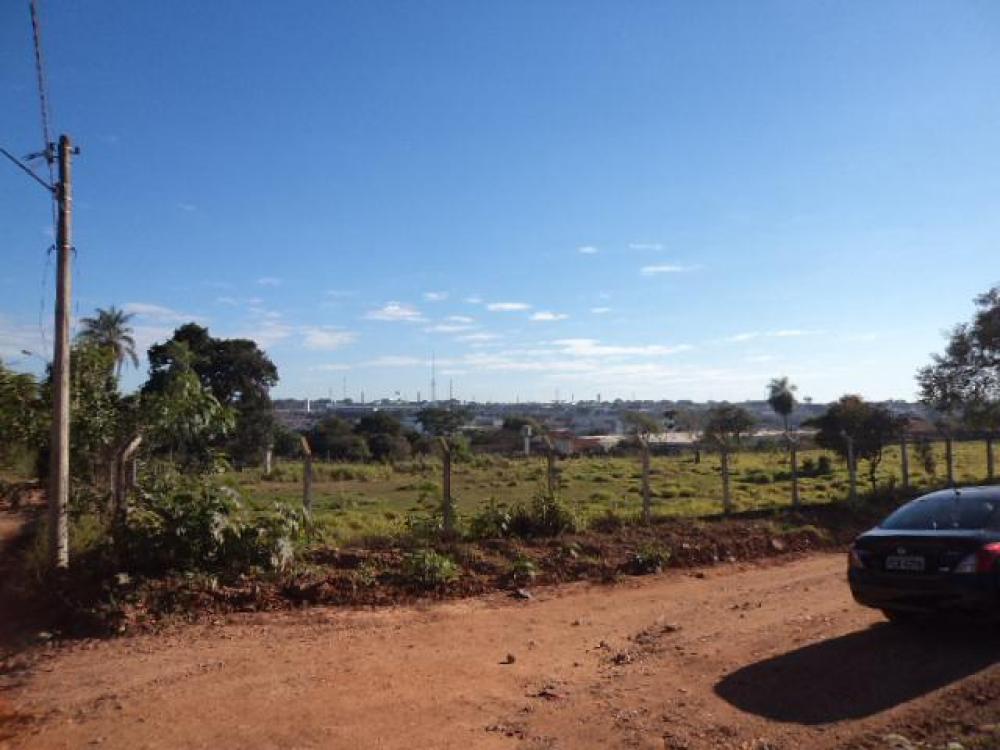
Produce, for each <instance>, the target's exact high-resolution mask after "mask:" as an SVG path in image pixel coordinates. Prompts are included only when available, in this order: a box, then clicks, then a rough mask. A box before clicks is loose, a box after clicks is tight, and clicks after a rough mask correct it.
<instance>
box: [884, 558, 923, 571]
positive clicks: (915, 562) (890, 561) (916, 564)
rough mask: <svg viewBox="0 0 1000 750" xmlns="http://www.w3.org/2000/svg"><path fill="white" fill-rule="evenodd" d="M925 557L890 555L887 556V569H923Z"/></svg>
mask: <svg viewBox="0 0 1000 750" xmlns="http://www.w3.org/2000/svg"><path fill="white" fill-rule="evenodd" d="M925 565H926V563H925V562H924V558H922V557H919V556H917V555H889V556H888V557H887V558H885V569H886V570H917V571H919V570H923V569H924V566H925Z"/></svg>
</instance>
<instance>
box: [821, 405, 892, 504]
mask: <svg viewBox="0 0 1000 750" xmlns="http://www.w3.org/2000/svg"><path fill="white" fill-rule="evenodd" d="M807 424H809V425H810V426H813V427H817V428H819V431H818V432H817V433H816V444H817V445H819V446H820V447H821V448H826V449H827V450H832V451H833V452H834V453H836V454H837V455H839V456H840V457H841V458H843V459H844V460H846V461H847V463H848V469H849V470H850V472H851V496H852V498H854V497H856V492H857V490H856V488H855V487H854V483H855V476H854V475H855V473H856V471H857V462H858V460H863V461H867V462H868V478H869V481H870V482H871V486H872V491H873V492H874V491H875V489H876V486H877V485H876V474H877V472H878V467H879V464H880V463H881V462H882V456H883V452H884V450H885V447H886V446H887V445H889V444H890V443H893V442H895V441H896V440H897V439H898V438H899V436H900V435H901V434H902V430H903V424H904V420H902V419H900V418H898V417H895V416H893V415H892V413H891V412H890V411H889V410H888V409H886V408H885V407H884V406H881V405H878V404H870V403H868V402H866V401H865V400H864V399H863V398H861V396H857V395H846V396H842V397H841V398H840V400H839V401H837V403H835V404H833V405H832V406H830V408H829V409H827V410H826V412H825V413H824V414H822V415H820V416H819V417H816V418H814V419H811V420H809V422H808V423H807Z"/></svg>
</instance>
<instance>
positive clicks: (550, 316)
mask: <svg viewBox="0 0 1000 750" xmlns="http://www.w3.org/2000/svg"><path fill="white" fill-rule="evenodd" d="M568 317H569V315H566V314H565V313H555V312H550V311H549V310H540V311H539V312H536V313H535V314H534V315H532V316H531V319H532V320H534V321H539V322H548V321H553V320H566V318H568Z"/></svg>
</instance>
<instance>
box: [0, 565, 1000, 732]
mask: <svg viewBox="0 0 1000 750" xmlns="http://www.w3.org/2000/svg"><path fill="white" fill-rule="evenodd" d="M998 657H1000V638H997V633H996V629H995V627H993V626H985V627H984V626H982V625H968V624H966V625H963V624H955V625H952V626H949V627H946V628H943V629H938V628H934V629H919V628H918V629H899V628H896V627H894V626H889V625H887V624H884V623H883V622H882V620H881V617H880V616H879V615H878V613H874V612H871V611H869V610H865V609H862V608H860V607H858V606H856V605H855V604H854V603H853V602H852V601H851V598H850V594H849V592H848V590H847V587H846V585H845V583H844V559H843V556H842V555H840V554H813V555H808V556H803V555H793V556H788V557H785V558H782V559H781V560H780V561H769V562H766V563H757V564H753V563H737V564H722V565H719V566H715V567H713V568H710V569H708V570H706V571H704V572H700V571H695V572H692V571H670V572H667V573H665V574H662V575H656V576H648V577H645V578H636V579H628V580H627V581H626V582H625V583H620V584H616V585H600V584H592V583H578V584H567V585H563V586H556V587H549V588H545V589H540V590H538V591H537V592H536V596H535V597H534V598H533V599H531V600H527V601H519V600H514V599H511V598H510V597H508V596H506V595H503V594H492V595H489V596H484V597H480V598H474V599H467V600H463V601H456V602H446V603H431V604H418V605H415V606H396V607H387V608H382V609H370V610H364V609H342V608H324V607H315V608H310V609H303V610H299V611H286V612H276V613H263V614H250V615H230V616H228V617H227V618H225V621H221V620H220V621H219V623H218V624H215V625H212V624H202V625H188V626H182V627H178V628H175V629H173V630H171V631H168V632H166V633H160V634H156V633H148V634H142V635H136V636H130V637H125V638H119V639H111V640H103V641H99V640H88V641H68V642H65V643H60V644H56V643H42V644H39V645H37V646H34V647H32V648H31V649H29V650H27V651H26V652H23V653H21V654H20V655H18V656H15V657H13V658H12V659H9V660H8V663H7V664H6V668H5V669H4V670H2V671H0V747H2V748H5V750H6V749H7V748H10V749H11V750H13V749H15V748H16V749H17V750H21V749H27V748H46V749H48V748H79V747H84V746H88V745H94V746H101V747H109V748H171V749H173V748H248V747H252V748H408V749H409V748H424V747H427V748H432V747H433V748H471V747H476V748H609V747H635V748H658V749H663V748H691V749H692V750H694V749H698V748H713V749H714V748H734V749H735V748H742V749H748V750H749V749H753V750H766V749H769V748H787V749H791V748H818V749H823V748H835V747H873V748H874V747H888V746H889V745H888V744H886V742H887V741H886V740H885V739H884V736H885V735H886V734H888V733H889V732H898V733H900V734H903V735H905V736H907V737H909V738H911V739H913V740H914V741H916V740H920V739H921V738H930V739H933V741H934V742H935V743H937V744H935V745H934V746H936V747H943V744H944V742H946V741H947V740H948V739H951V738H955V737H959V736H961V737H962V738H963V741H964V742H966V743H967V744H966V747H973V746H978V747H984V748H985V747H998V746H1000V734H995V731H996V725H995V722H996V721H997V719H998V717H1000V667H998V666H996V662H997V659H998ZM508 662H509V663H508ZM968 743H971V744H968Z"/></svg>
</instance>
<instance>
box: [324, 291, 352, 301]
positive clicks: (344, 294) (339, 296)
mask: <svg viewBox="0 0 1000 750" xmlns="http://www.w3.org/2000/svg"><path fill="white" fill-rule="evenodd" d="M357 294H358V291H357V290H356V289H327V290H326V296H327V297H333V298H334V299H343V298H345V297H356V296H357Z"/></svg>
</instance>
